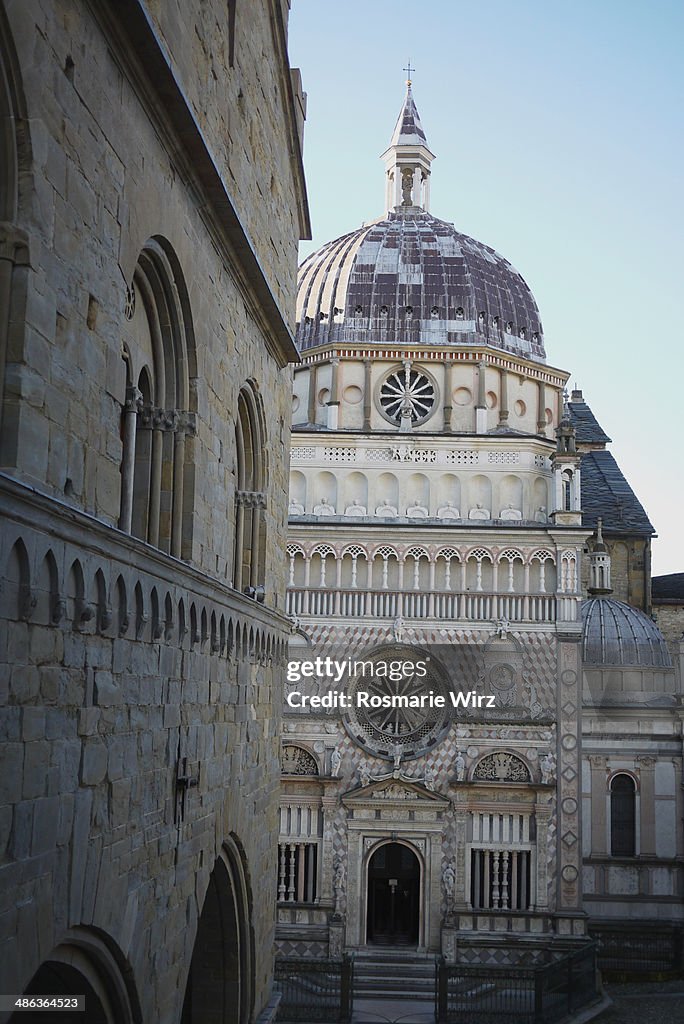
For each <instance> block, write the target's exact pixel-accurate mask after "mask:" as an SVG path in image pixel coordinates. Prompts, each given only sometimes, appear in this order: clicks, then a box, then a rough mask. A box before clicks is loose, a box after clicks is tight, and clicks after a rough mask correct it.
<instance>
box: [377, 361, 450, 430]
mask: <svg viewBox="0 0 684 1024" xmlns="http://www.w3.org/2000/svg"><path fill="white" fill-rule="evenodd" d="M377 401H378V404H379V406H380V411H381V412H382V414H383V416H384V417H385V419H387V420H389V421H390V423H396V424H400V423H401V422H402V419H403V418H404V417H405V418H406V419H408V420H410V422H411V424H412V425H416V424H418V423H423V422H424V421H425V420H426V419H427V418H428V417H429V416H430V414H431V413H432V411H433V409H434V407H435V403H436V401H437V385H436V383H435V381H434V380H433V379H432V377H431V376H429V375H428V374H427V373H425V372H424V371H423V370H415V369H413V367H410V366H402V367H400V368H399V369H396V370H391V371H390V372H389V373H388V374H387V376H386V377H385V378H384V380H382V381H381V383H380V387H379V388H378V392H377Z"/></svg>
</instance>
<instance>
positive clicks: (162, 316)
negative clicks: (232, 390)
mask: <svg viewBox="0 0 684 1024" xmlns="http://www.w3.org/2000/svg"><path fill="white" fill-rule="evenodd" d="M122 357H123V361H124V368H125V394H124V400H123V403H122V411H121V445H122V458H121V504H120V514H119V528H120V529H121V530H123V531H124V532H126V533H131V534H133V536H135V537H139V538H140V539H141V540H144V541H146V542H147V543H148V544H153V545H154V546H155V547H158V548H160V549H161V550H162V551H166V552H168V553H169V554H171V555H173V556H175V557H176V558H190V556H191V551H192V548H191V544H192V536H191V532H192V507H193V501H192V493H191V485H192V481H193V473H192V464H191V458H190V456H191V444H190V443H189V442H188V439H189V438H190V437H192V436H193V435H194V412H195V410H194V407H193V401H194V399H193V397H192V396H193V394H194V389H192V388H191V380H192V379H193V378H194V377H196V375H197V371H196V365H195V346H194V336H193V331H192V321H191V316H190V308H189V302H188V298H187V291H186V289H185V285H184V282H183V279H182V274H181V272H180V267H179V264H178V261H177V260H176V258H175V256H174V254H173V252H172V251H171V250H170V247H169V246H168V244H167V243H166V242H165V241H164V240H163V239H159V238H157V239H151V240H150V241H149V242H148V243H147V244H146V245H145V247H144V249H143V251H142V252H141V254H140V257H139V259H138V264H137V266H136V269H135V274H134V278H133V284H132V286H131V287H130V288H129V291H128V298H127V302H126V330H125V337H124V343H123V345H122Z"/></svg>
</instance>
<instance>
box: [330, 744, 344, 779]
mask: <svg viewBox="0 0 684 1024" xmlns="http://www.w3.org/2000/svg"><path fill="white" fill-rule="evenodd" d="M341 764H342V754H340V752H339V750H338V749H337V747H335V749H334V750H333V752H332V754H331V755H330V774H331V776H332V777H333V779H337V778H338V777H339V774H340V765H341Z"/></svg>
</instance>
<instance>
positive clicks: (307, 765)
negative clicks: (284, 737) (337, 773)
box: [280, 743, 320, 775]
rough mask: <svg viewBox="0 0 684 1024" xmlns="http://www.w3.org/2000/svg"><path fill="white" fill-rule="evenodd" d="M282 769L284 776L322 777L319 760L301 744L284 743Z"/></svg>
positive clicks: (281, 756) (281, 758)
mask: <svg viewBox="0 0 684 1024" xmlns="http://www.w3.org/2000/svg"><path fill="white" fill-rule="evenodd" d="M280 769H281V771H282V773H283V775H320V765H319V763H318V758H317V757H316V755H315V754H314V753H313V751H311V750H309V749H308V747H305V746H303V745H302V744H301V743H283V745H282V748H281V753H280Z"/></svg>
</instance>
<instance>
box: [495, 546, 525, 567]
mask: <svg viewBox="0 0 684 1024" xmlns="http://www.w3.org/2000/svg"><path fill="white" fill-rule="evenodd" d="M517 560H520V562H522V563H523V564H524V562H525V559H524V557H523V554H522V552H521V551H518V550H517V548H504V549H503V550H502V551H500V552H499V554H498V555H497V558H496V561H497V562H514V561H517Z"/></svg>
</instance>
